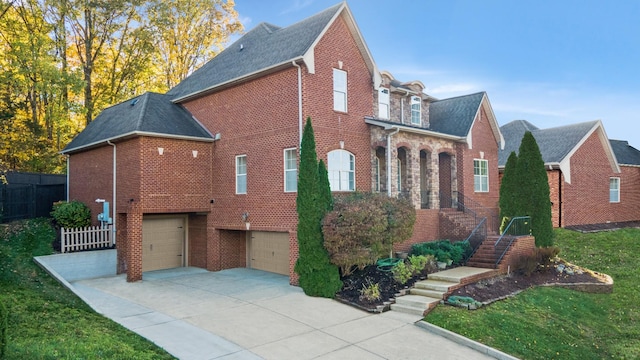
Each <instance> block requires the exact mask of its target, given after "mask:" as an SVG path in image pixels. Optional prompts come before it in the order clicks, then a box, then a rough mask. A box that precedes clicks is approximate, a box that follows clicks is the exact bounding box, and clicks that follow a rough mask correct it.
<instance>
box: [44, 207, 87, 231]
mask: <svg viewBox="0 0 640 360" xmlns="http://www.w3.org/2000/svg"><path fill="white" fill-rule="evenodd" d="M51 216H52V217H53V220H54V222H55V224H56V225H58V226H59V227H63V228H67V229H72V228H80V227H85V226H89V225H91V209H89V207H88V206H87V205H85V204H84V203H81V202H80V201H76V200H74V201H72V202H66V201H59V202H56V203H54V204H53V211H51Z"/></svg>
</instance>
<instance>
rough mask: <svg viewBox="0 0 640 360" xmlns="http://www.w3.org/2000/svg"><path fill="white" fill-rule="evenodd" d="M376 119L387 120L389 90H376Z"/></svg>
mask: <svg viewBox="0 0 640 360" xmlns="http://www.w3.org/2000/svg"><path fill="white" fill-rule="evenodd" d="M378 117H379V118H380V119H388V118H389V89H387V88H382V87H381V88H380V89H378Z"/></svg>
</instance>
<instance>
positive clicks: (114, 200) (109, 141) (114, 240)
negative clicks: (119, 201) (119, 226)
mask: <svg viewBox="0 0 640 360" xmlns="http://www.w3.org/2000/svg"><path fill="white" fill-rule="evenodd" d="M107 144H108V145H111V146H113V200H112V202H113V206H112V208H113V210H112V211H113V217H112V219H113V227H112V230H113V245H115V244H116V216H117V214H118V213H117V212H116V144H114V143H112V142H111V140H107Z"/></svg>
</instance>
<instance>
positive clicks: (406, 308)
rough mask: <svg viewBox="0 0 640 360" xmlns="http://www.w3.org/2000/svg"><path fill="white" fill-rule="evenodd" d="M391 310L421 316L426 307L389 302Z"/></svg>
mask: <svg viewBox="0 0 640 360" xmlns="http://www.w3.org/2000/svg"><path fill="white" fill-rule="evenodd" d="M391 310H393V311H397V312H401V313H405V314H411V315H418V316H420V317H422V316H424V313H425V311H426V310H427V309H421V308H415V307H412V306H405V305H401V304H391Z"/></svg>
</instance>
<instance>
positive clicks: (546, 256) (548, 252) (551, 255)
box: [534, 246, 560, 270]
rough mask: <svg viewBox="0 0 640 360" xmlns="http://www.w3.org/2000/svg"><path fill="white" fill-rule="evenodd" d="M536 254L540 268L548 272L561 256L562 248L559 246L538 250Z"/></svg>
mask: <svg viewBox="0 0 640 360" xmlns="http://www.w3.org/2000/svg"><path fill="white" fill-rule="evenodd" d="M534 254H535V256H536V259H537V261H538V263H539V264H540V266H541V267H542V268H543V269H545V270H547V269H549V268H550V267H551V264H552V263H553V259H555V258H556V256H558V254H560V248H559V247H557V246H549V247H542V248H536V249H535V251H534Z"/></svg>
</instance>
